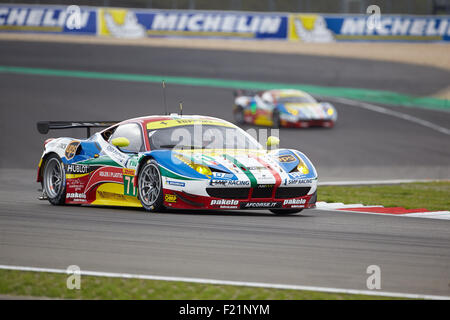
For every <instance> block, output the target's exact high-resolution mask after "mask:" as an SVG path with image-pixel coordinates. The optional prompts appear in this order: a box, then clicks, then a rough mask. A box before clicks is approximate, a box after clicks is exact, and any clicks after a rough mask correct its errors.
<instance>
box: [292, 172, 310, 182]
mask: <svg viewBox="0 0 450 320" xmlns="http://www.w3.org/2000/svg"><path fill="white" fill-rule="evenodd" d="M289 175H290V176H291V177H294V178H300V177H302V176H304V175H305V174H304V173H301V172H300V171H295V172H290V173H289ZM309 180H310V179H308V180H306V181H309Z"/></svg>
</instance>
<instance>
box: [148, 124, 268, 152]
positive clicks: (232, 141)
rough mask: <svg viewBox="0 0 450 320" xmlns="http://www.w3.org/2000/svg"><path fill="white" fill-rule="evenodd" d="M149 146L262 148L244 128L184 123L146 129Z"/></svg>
mask: <svg viewBox="0 0 450 320" xmlns="http://www.w3.org/2000/svg"><path fill="white" fill-rule="evenodd" d="M148 138H149V143H150V148H151V149H152V150H157V149H262V146H261V145H260V144H259V143H258V142H257V141H256V140H255V139H254V138H253V137H252V136H250V135H249V134H248V133H246V132H245V131H244V130H242V129H240V128H237V127H232V126H225V125H224V126H222V125H185V126H176V127H170V128H162V129H154V130H148Z"/></svg>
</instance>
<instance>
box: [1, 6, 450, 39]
mask: <svg viewBox="0 0 450 320" xmlns="http://www.w3.org/2000/svg"><path fill="white" fill-rule="evenodd" d="M371 18H373V17H371V16H370V15H362V14H361V15H324V14H303V13H287V14H284V13H249V12H237V11H196V10H152V9H125V8H93V7H78V6H67V7H64V6H44V5H3V4H0V32H38V33H64V34H74V35H77V34H88V35H97V36H104V37H117V38H145V37H182V38H229V39H233V38H234V39H253V40H263V39H271V40H289V41H298V42H335V41H410V42H411V41H412V42H413V41H433V42H435V41H438V42H439V41H450V17H449V16H408V15H382V14H381V15H379V16H378V17H377V19H376V20H372V21H370V19H371Z"/></svg>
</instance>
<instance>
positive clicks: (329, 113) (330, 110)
mask: <svg viewBox="0 0 450 320" xmlns="http://www.w3.org/2000/svg"><path fill="white" fill-rule="evenodd" d="M327 113H328V115H329V116H331V115H333V113H334V110H333V109H331V108H329V109H328V110H327Z"/></svg>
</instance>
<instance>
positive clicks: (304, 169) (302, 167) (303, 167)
mask: <svg viewBox="0 0 450 320" xmlns="http://www.w3.org/2000/svg"><path fill="white" fill-rule="evenodd" d="M297 170H298V171H299V172H301V173H303V174H308V173H309V169H308V167H307V166H306V165H305V164H304V163H300V164H299V165H298V166H297Z"/></svg>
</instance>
